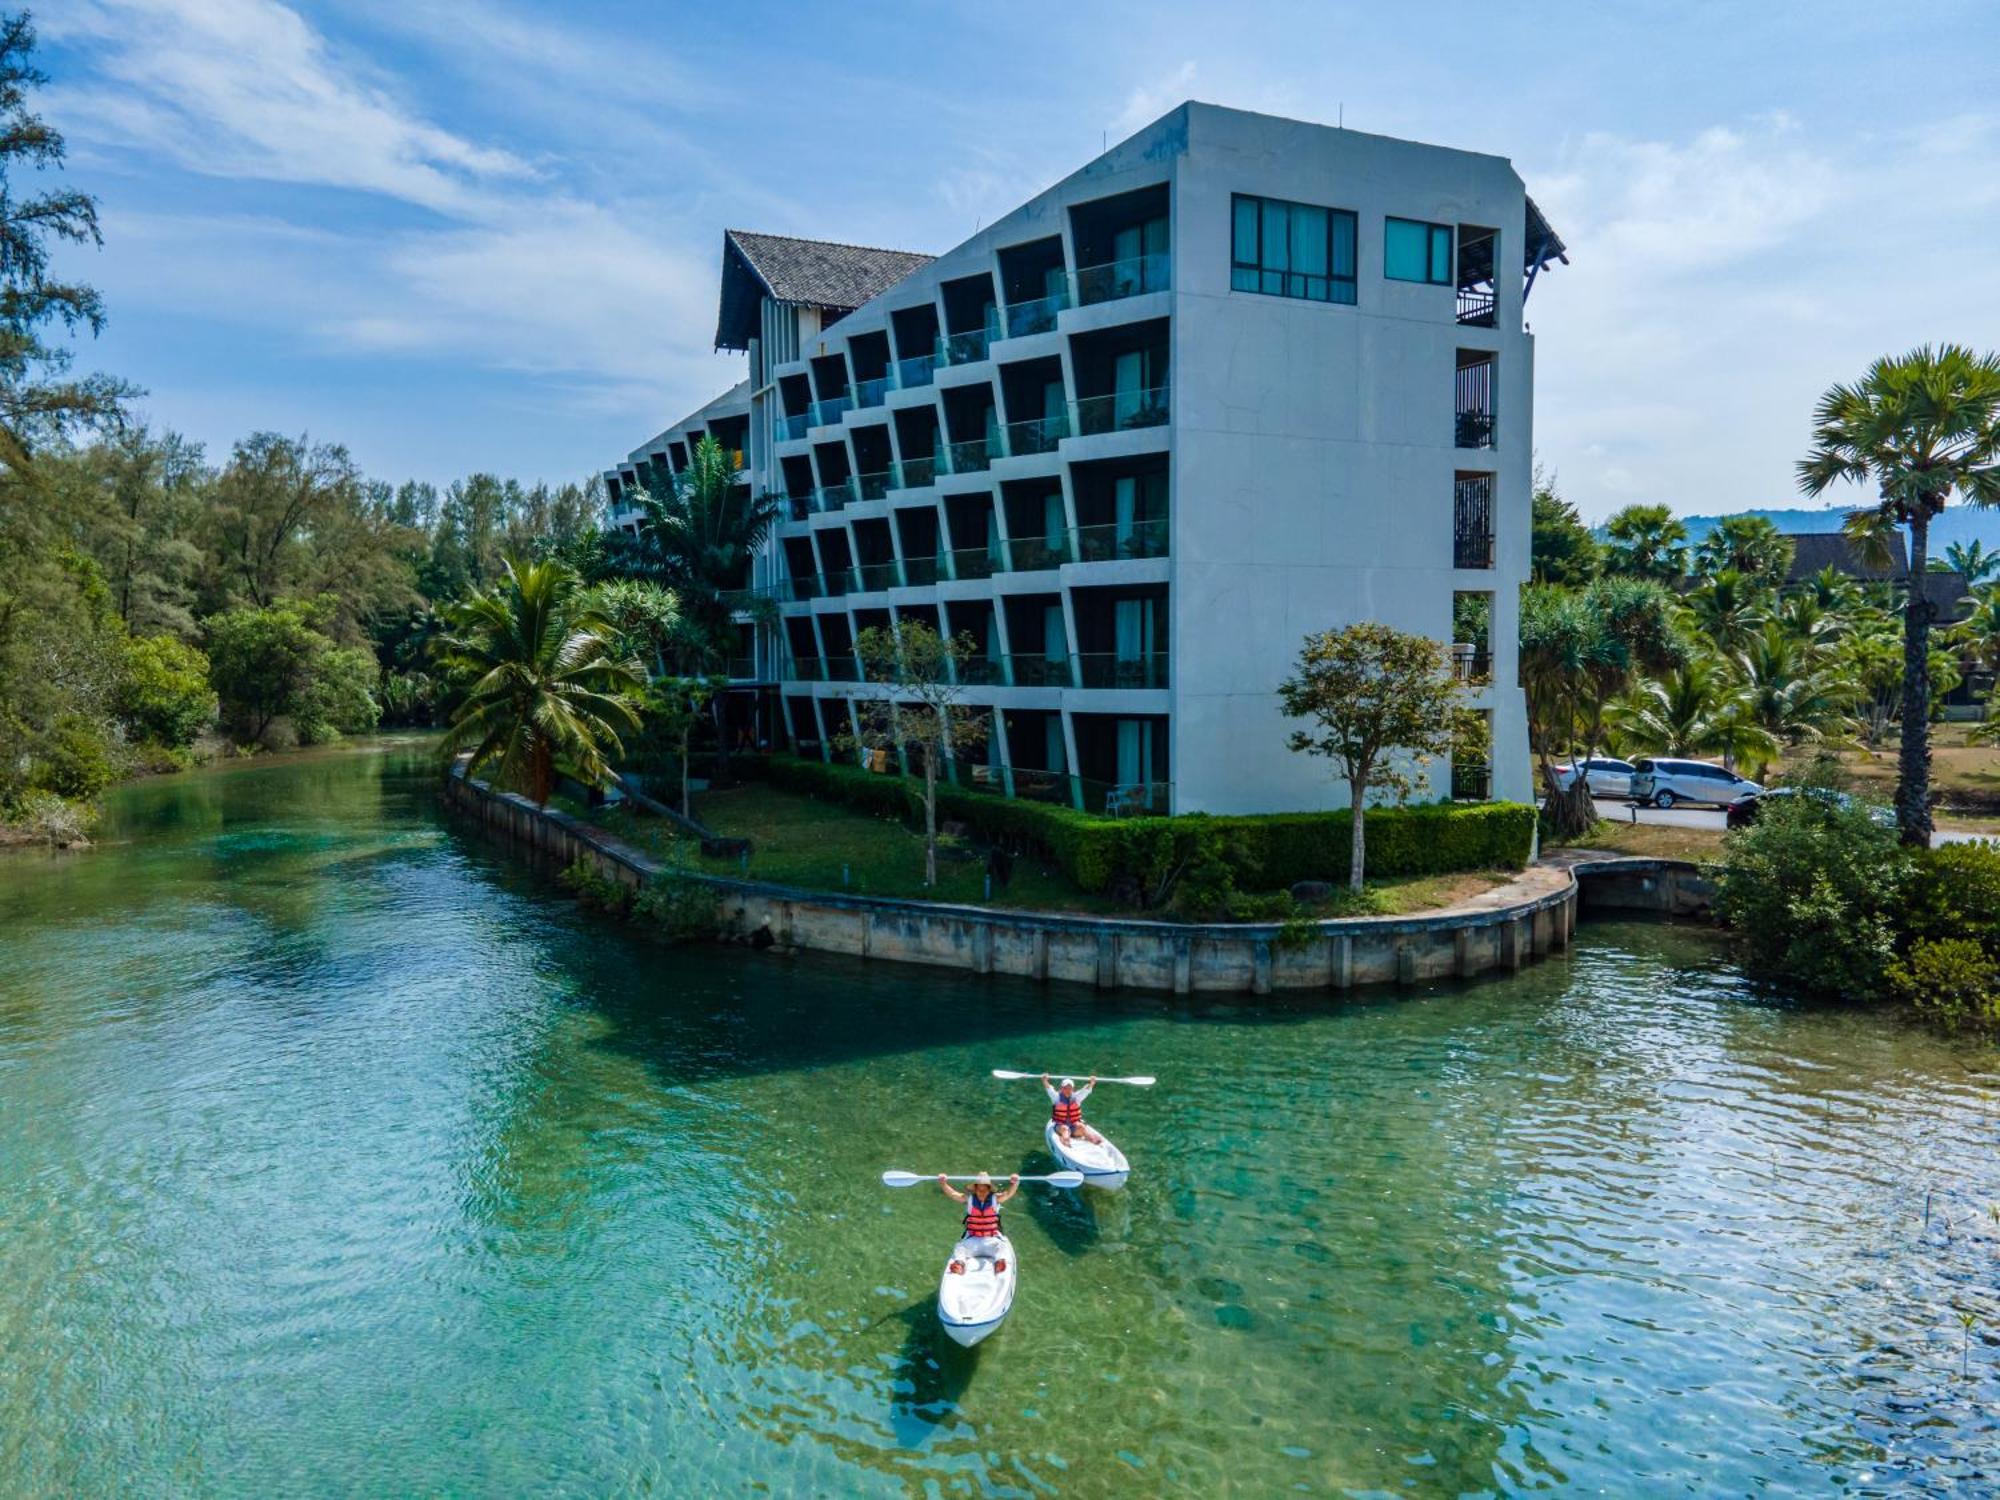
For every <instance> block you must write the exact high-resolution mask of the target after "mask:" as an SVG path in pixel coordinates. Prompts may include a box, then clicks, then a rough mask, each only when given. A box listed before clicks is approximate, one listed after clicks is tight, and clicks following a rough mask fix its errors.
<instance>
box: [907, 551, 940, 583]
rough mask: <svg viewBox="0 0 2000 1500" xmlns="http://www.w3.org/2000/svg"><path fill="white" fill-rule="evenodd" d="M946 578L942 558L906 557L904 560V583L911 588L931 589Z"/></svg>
mask: <svg viewBox="0 0 2000 1500" xmlns="http://www.w3.org/2000/svg"><path fill="white" fill-rule="evenodd" d="M943 576H944V559H943V558H942V557H906V558H904V559H903V582H904V583H905V584H907V585H909V586H910V587H911V588H919V589H921V588H929V587H930V586H931V585H932V584H934V583H936V582H937V581H938V580H939V579H940V578H942V577H943Z"/></svg>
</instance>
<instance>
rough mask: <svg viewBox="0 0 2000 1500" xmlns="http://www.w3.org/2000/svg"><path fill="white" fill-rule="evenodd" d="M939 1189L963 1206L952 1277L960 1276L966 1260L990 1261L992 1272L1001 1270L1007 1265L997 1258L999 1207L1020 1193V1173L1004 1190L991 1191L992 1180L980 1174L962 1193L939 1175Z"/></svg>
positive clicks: (998, 1248) (1016, 1174) (952, 1262)
mask: <svg viewBox="0 0 2000 1500" xmlns="http://www.w3.org/2000/svg"><path fill="white" fill-rule="evenodd" d="M938 1186H939V1187H941V1188H943V1189H944V1195H945V1197H947V1198H951V1199H955V1200H956V1201H958V1202H960V1203H963V1204H964V1205H965V1238H964V1239H962V1240H960V1241H959V1242H958V1245H957V1248H955V1249H954V1250H953V1251H952V1252H951V1269H952V1272H953V1274H954V1275H963V1274H964V1272H965V1263H966V1262H967V1261H968V1260H990V1261H992V1262H993V1269H994V1270H996V1271H1004V1270H1006V1269H1007V1262H1006V1261H1004V1260H1001V1259H1000V1246H1001V1244H1002V1243H1003V1241H1002V1240H1001V1238H1000V1205H1001V1204H1003V1203H1005V1202H1006V1201H1007V1200H1008V1199H1009V1198H1011V1197H1013V1196H1014V1195H1015V1194H1016V1193H1018V1192H1020V1190H1021V1174H1020V1173H1019V1172H1016V1173H1015V1174H1014V1175H1013V1176H1012V1177H1011V1178H1009V1179H1008V1181H1007V1191H1006V1192H1004V1193H996V1192H994V1191H993V1179H992V1178H991V1177H990V1176H988V1175H987V1174H986V1173H984V1172H981V1173H980V1174H979V1175H978V1176H977V1177H975V1178H973V1179H972V1189H971V1191H970V1192H964V1193H961V1192H960V1191H959V1190H958V1189H957V1188H955V1187H953V1186H952V1185H951V1179H950V1178H948V1177H946V1176H945V1175H944V1174H943V1173H942V1172H940V1173H938Z"/></svg>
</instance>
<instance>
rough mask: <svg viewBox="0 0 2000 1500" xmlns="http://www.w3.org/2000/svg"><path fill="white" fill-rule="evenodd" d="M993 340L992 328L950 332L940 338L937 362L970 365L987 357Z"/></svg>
mask: <svg viewBox="0 0 2000 1500" xmlns="http://www.w3.org/2000/svg"><path fill="white" fill-rule="evenodd" d="M992 342H993V330H992V329H991V328H975V329H973V330H972V332H970V333H948V334H946V335H945V336H944V337H943V338H941V339H939V340H938V352H937V362H938V363H939V364H941V365H969V364H972V363H973V362H974V361H976V360H982V359H984V358H986V350H987V347H988V346H989V345H990V344H991V343H992Z"/></svg>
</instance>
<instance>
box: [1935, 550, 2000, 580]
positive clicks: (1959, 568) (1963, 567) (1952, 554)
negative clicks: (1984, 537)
mask: <svg viewBox="0 0 2000 1500" xmlns="http://www.w3.org/2000/svg"><path fill="white" fill-rule="evenodd" d="M1944 560H1945V565H1946V566H1947V567H1948V568H1949V569H1950V570H1951V571H1952V572H1954V573H1956V574H1958V575H1959V576H1960V577H1962V578H1963V579H1964V580H1965V586H1966V587H1967V588H1969V589H1976V588H1978V587H1979V585H1980V584H1982V583H1984V582H1986V580H1987V578H1988V577H1989V576H1991V575H1992V574H1993V573H1995V572H2000V552H1989V551H1987V550H1986V544H1985V543H1984V542H1982V541H1980V540H1979V539H1978V538H1977V537H1975V538H1973V541H1972V545H1971V546H1967V545H1966V544H1965V543H1964V542H1952V543H1950V544H1949V545H1947V546H1946V547H1945V549H1944Z"/></svg>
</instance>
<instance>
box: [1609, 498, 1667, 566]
mask: <svg viewBox="0 0 2000 1500" xmlns="http://www.w3.org/2000/svg"><path fill="white" fill-rule="evenodd" d="M1604 534H1605V536H1606V537H1608V538H1609V539H1610V545H1609V546H1607V547H1606V548H1605V553H1604V567H1605V571H1606V572H1609V573H1629V574H1631V575H1632V576H1633V577H1635V578H1651V579H1655V580H1657V581H1658V582H1660V583H1675V582H1678V581H1679V580H1680V579H1681V578H1682V577H1684V576H1685V575H1686V573H1687V538H1688V533H1687V527H1685V526H1683V525H1682V524H1681V523H1680V521H1679V520H1678V519H1676V518H1675V516H1674V513H1673V512H1672V511H1671V510H1669V509H1668V508H1667V507H1666V506H1664V505H1628V506H1626V507H1625V508H1624V509H1623V510H1621V511H1619V512H1618V513H1617V514H1616V515H1614V516H1613V517H1612V518H1611V519H1610V520H1608V521H1606V522H1605V523H1604Z"/></svg>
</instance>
